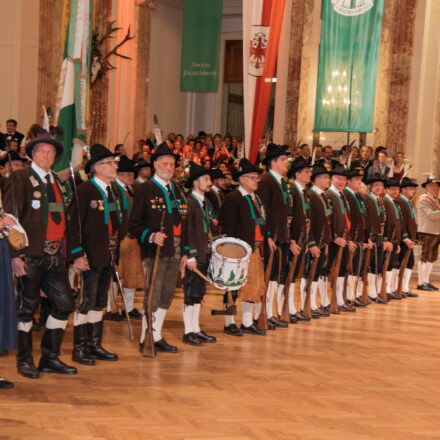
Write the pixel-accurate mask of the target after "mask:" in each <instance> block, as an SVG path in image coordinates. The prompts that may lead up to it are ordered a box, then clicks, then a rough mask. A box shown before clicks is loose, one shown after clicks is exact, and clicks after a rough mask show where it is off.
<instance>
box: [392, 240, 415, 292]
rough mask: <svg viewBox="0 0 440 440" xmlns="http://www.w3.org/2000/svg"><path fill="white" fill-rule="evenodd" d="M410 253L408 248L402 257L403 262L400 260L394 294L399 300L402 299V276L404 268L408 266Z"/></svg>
mask: <svg viewBox="0 0 440 440" xmlns="http://www.w3.org/2000/svg"><path fill="white" fill-rule="evenodd" d="M411 251H412V249H410V248H408V249H407V250H406V253H405V256H404V257H403V260H402V264H401V265H400V272H399V278H398V280H399V281H398V284H397V289H396V292H395V294H396V295H397V296H398V297H400V298H402V296H403V295H402V287H403V275H404V273H405V269H406V266H407V265H408V260H409V257H410V256H411Z"/></svg>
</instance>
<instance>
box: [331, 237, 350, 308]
mask: <svg viewBox="0 0 440 440" xmlns="http://www.w3.org/2000/svg"><path fill="white" fill-rule="evenodd" d="M346 237H347V229H345V230H344V233H343V234H342V238H343V239H344V240H345V239H346ZM343 252H344V248H343V247H342V246H339V248H338V253H337V255H336V259H335V261H334V262H333V264H332V267H331V270H330V278H331V288H332V297H331V300H330V313H333V314H337V313H339V308H338V301H337V298H336V281H337V279H338V275H339V269H340V268H341V261H342V253H343Z"/></svg>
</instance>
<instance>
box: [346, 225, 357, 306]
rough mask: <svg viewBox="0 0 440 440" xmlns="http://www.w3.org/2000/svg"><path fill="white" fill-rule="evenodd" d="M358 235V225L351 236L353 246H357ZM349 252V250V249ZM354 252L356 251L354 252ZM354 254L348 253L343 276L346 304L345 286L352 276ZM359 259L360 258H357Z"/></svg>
mask: <svg viewBox="0 0 440 440" xmlns="http://www.w3.org/2000/svg"><path fill="white" fill-rule="evenodd" d="M358 233H359V225H357V226H356V229H355V231H354V234H353V241H354V243H355V244H357V243H356V242H357V239H358ZM349 250H350V248H349ZM354 252H356V251H354ZM354 252H353V253H351V252H348V273H347V274H345V279H344V301H345V302H347V284H348V276H349V275H351V276H353V274H354V271H353V257H354ZM359 257H360V256H359ZM354 296H355V298H356V292H355V294H354ZM353 303H354V300H353V301H351V304H353Z"/></svg>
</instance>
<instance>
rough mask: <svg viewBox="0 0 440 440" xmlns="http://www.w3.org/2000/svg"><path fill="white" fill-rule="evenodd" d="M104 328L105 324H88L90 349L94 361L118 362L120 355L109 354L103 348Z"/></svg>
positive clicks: (100, 322)
mask: <svg viewBox="0 0 440 440" xmlns="http://www.w3.org/2000/svg"><path fill="white" fill-rule="evenodd" d="M102 327H103V322H102V321H99V322H94V323H93V324H90V323H89V324H87V330H88V334H89V337H88V343H87V345H88V347H89V352H90V356H91V357H92V358H93V359H99V360H101V361H117V360H118V355H117V354H115V353H109V352H108V351H107V350H106V349H105V348H103V347H102V345H101V341H102Z"/></svg>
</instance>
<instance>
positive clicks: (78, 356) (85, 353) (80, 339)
mask: <svg viewBox="0 0 440 440" xmlns="http://www.w3.org/2000/svg"><path fill="white" fill-rule="evenodd" d="M86 333H87V324H81V325H75V326H74V327H73V352H72V361H75V362H78V363H79V364H83V365H95V359H93V358H92V356H91V355H90V353H89V348H88V346H87V339H86Z"/></svg>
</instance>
